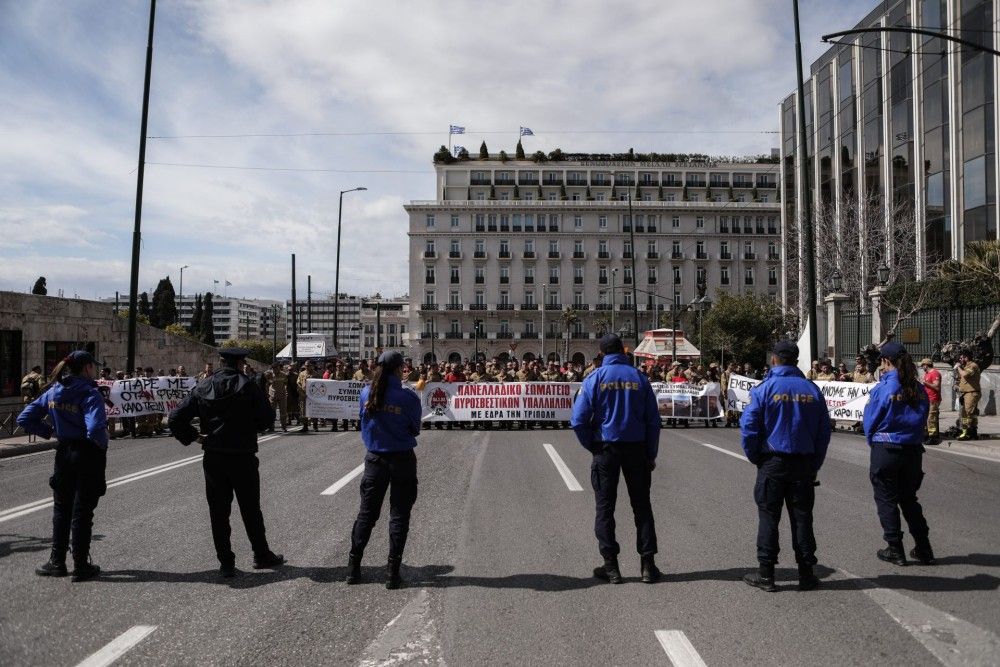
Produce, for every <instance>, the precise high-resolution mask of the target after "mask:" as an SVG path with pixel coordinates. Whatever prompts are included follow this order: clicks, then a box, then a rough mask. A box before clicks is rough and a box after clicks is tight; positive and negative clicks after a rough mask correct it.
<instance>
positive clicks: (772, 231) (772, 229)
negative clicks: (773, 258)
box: [767, 227, 778, 234]
mask: <svg viewBox="0 0 1000 667" xmlns="http://www.w3.org/2000/svg"><path fill="white" fill-rule="evenodd" d="M767 233H768V234H777V233H778V228H777V227H768V228H767Z"/></svg>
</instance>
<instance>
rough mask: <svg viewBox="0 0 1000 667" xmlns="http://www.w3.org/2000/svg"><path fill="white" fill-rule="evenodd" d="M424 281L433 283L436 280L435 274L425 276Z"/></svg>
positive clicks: (429, 283)
mask: <svg viewBox="0 0 1000 667" xmlns="http://www.w3.org/2000/svg"><path fill="white" fill-rule="evenodd" d="M424 282H425V283H427V284H428V285H433V284H434V282H435V278H434V276H424Z"/></svg>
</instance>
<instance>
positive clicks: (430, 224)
mask: <svg viewBox="0 0 1000 667" xmlns="http://www.w3.org/2000/svg"><path fill="white" fill-rule="evenodd" d="M433 228H434V214H433V213H428V214H427V229H433Z"/></svg>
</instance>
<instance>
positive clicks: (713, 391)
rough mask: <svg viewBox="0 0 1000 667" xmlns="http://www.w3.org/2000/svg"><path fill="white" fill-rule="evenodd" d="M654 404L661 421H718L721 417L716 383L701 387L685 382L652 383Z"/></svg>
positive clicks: (719, 394)
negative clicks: (654, 393)
mask: <svg viewBox="0 0 1000 667" xmlns="http://www.w3.org/2000/svg"><path fill="white" fill-rule="evenodd" d="M652 387H653V391H654V392H656V404H657V406H658V408H659V412H660V417H661V418H663V419H719V418H721V417H723V416H724V415H723V410H722V396H721V394H722V389H721V387H720V385H719V383H718V382H709V383H707V384H705V385H703V386H700V387H699V386H696V385H693V384H688V383H687V382H654V383H652Z"/></svg>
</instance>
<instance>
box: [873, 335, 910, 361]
mask: <svg viewBox="0 0 1000 667" xmlns="http://www.w3.org/2000/svg"><path fill="white" fill-rule="evenodd" d="M904 354H906V348H905V347H903V346H902V345H900V344H899V343H897V342H895V341H891V340H890V341H889V342H888V343H886V344H885V345H883V346H882V347H880V348H879V349H878V355H879V356H880V357H882V358H884V359H888V360H889V361H896V360H897V359H899V358H900V357H901V356H902V355H904Z"/></svg>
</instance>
